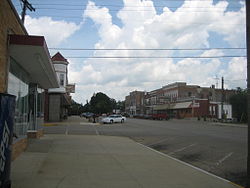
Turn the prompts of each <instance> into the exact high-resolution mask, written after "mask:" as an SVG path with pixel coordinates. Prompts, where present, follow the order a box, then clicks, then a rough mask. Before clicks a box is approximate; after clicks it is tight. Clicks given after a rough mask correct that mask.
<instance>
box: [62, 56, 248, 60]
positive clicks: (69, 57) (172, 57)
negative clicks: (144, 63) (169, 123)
mask: <svg viewBox="0 0 250 188" xmlns="http://www.w3.org/2000/svg"><path fill="white" fill-rule="evenodd" d="M233 57H246V56H209V57H203V56H128V57H125V56H68V57H66V58H68V59H220V58H233Z"/></svg>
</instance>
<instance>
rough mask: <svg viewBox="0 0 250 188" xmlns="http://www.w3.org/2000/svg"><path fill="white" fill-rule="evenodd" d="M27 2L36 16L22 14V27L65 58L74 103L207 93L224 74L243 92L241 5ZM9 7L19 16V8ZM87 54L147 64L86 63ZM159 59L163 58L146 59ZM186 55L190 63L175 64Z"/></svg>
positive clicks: (180, 0)
mask: <svg viewBox="0 0 250 188" xmlns="http://www.w3.org/2000/svg"><path fill="white" fill-rule="evenodd" d="M29 2H30V3H31V4H32V5H33V6H34V7H35V8H36V11H35V12H30V11H27V16H26V19H25V26H26V28H27V30H28V32H29V34H31V35H44V36H45V38H46V41H47V44H48V47H49V48H50V53H51V55H54V53H56V52H57V51H60V52H61V54H62V55H63V56H65V57H66V58H67V59H68V61H69V62H70V65H69V81H70V82H72V83H76V93H75V94H73V99H75V100H76V101H77V102H80V103H85V101H86V100H88V99H90V97H91V96H92V95H93V93H96V92H104V93H106V94H107V95H108V96H109V97H112V98H115V99H117V100H124V99H125V96H126V95H128V94H129V92H131V91H133V90H142V91H151V90H153V89H156V88H160V87H162V86H164V85H166V84H169V83H172V82H176V81H185V82H187V83H188V84H198V85H201V86H207V87H210V86H211V85H212V84H214V85H215V84H216V77H218V78H221V77H222V76H224V78H225V85H226V87H227V88H235V87H243V88H245V87H246V58H245V57H238V56H245V55H246V54H245V53H246V50H244V49H239V48H245V47H246V42H245V4H244V1H240V0H225V1H221V0H219V1H218V0H214V1H213V0H185V1H184V0H147V1H146V0H116V1H104V0H92V1H87V0H72V1H66V0H54V1H49V0H44V1H38V0H30V1H29ZM13 4H14V5H15V6H16V9H17V11H18V13H19V14H21V6H20V2H19V1H18V0H13ZM51 48H69V49H76V48H78V49H86V48H87V49H110V48H112V49H141V50H115V51H114V50H109V51H104V50H58V49H51ZM218 48H219V49H218ZM221 48H226V49H221ZM228 48H236V49H228ZM143 49H175V50H143ZM177 49H182V50H177ZM183 49H201V50H183ZM93 56H102V57H103V56H113V57H114V56H115V57H117V56H122V57H135V56H137V57H138V56H140V57H151V58H129V59H124V58H123V59H121V58H115V59H114V58H112V59H108V58H106V59H94V58H84V57H93ZM163 56H164V57H168V58H152V57H163ZM188 56H192V57H195V58H176V57H188ZM201 56H202V57H213V58H205V59H203V58H198V57H201ZM222 56H223V57H222ZM224 56H230V57H224ZM234 56H235V57H234ZM75 57H78V58H75ZM79 57H80V58H79ZM171 57H172V58H171ZM216 57H217V58H216ZM218 57H220V58H218ZM218 87H220V82H219V83H218Z"/></svg>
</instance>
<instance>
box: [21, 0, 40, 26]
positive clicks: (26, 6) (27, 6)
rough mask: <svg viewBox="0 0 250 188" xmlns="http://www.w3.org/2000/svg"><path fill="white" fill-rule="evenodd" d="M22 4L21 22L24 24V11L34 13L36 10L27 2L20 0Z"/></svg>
mask: <svg viewBox="0 0 250 188" xmlns="http://www.w3.org/2000/svg"><path fill="white" fill-rule="evenodd" d="M21 1H22V2H23V10H22V22H23V24H24V19H25V15H26V10H27V8H28V9H29V10H30V11H36V9H35V8H34V7H33V6H32V5H31V4H30V3H29V2H28V1H27V0H21Z"/></svg>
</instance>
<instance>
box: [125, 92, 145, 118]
mask: <svg viewBox="0 0 250 188" xmlns="http://www.w3.org/2000/svg"><path fill="white" fill-rule="evenodd" d="M144 96H145V92H144V91H133V92H130V94H129V96H126V98H125V112H126V113H128V114H130V115H140V114H145V105H144Z"/></svg>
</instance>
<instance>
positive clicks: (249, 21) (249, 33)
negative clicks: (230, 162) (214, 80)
mask: <svg viewBox="0 0 250 188" xmlns="http://www.w3.org/2000/svg"><path fill="white" fill-rule="evenodd" d="M245 2H246V40H247V117H248V128H247V129H248V131H247V132H248V137H247V139H248V142H247V143H248V144H247V145H248V152H247V188H250V139H249V137H250V129H249V126H250V12H249V11H250V2H249V0H246V1H245Z"/></svg>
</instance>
